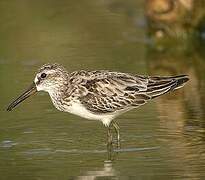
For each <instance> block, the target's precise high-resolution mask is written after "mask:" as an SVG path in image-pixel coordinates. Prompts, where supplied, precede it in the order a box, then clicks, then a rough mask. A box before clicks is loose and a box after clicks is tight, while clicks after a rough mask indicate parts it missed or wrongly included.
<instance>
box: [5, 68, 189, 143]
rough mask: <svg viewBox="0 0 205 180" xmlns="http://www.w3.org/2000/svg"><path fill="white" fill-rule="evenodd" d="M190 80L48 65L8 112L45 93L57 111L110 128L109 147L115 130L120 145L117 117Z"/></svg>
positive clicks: (186, 77) (11, 105)
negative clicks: (37, 94)
mask: <svg viewBox="0 0 205 180" xmlns="http://www.w3.org/2000/svg"><path fill="white" fill-rule="evenodd" d="M188 80H189V78H188V76H187V75H179V76H142V75H135V74H130V73H122V72H112V71H106V70H98V71H84V70H81V71H75V72H72V73H69V72H67V71H66V69H65V68H64V67H62V66H61V65H58V64H45V65H43V66H42V67H41V68H40V69H39V71H38V72H37V74H36V76H35V79H34V82H33V83H32V85H31V86H30V87H29V88H28V90H26V91H25V92H24V93H23V94H22V95H20V96H19V97H18V98H17V99H16V100H14V101H13V102H12V103H11V104H10V105H9V106H8V108H7V111H11V110H12V109H13V108H14V107H15V106H16V105H18V104H19V103H20V102H22V101H24V100H25V99H26V98H28V97H29V96H30V95H32V94H34V93H35V92H37V91H46V92H48V93H49V95H50V97H51V100H52V102H53V104H54V106H55V107H56V108H57V109H58V110H60V111H64V112H69V113H72V114H75V115H78V116H81V117H84V118H86V119H92V120H99V121H101V122H102V123H103V124H104V125H105V126H106V127H107V133H108V143H112V134H111V127H114V129H115V130H116V132H117V140H118V142H119V140H120V128H119V126H118V124H117V123H116V121H114V119H115V118H116V117H117V116H118V115H120V114H122V113H124V112H126V111H129V110H131V109H134V108H137V107H139V106H141V105H144V104H145V103H146V102H148V101H149V100H152V99H154V98H156V97H158V96H161V95H163V94H165V93H167V92H170V91H173V90H176V89H178V88H181V87H182V86H183V85H184V84H185V82H187V81H188Z"/></svg>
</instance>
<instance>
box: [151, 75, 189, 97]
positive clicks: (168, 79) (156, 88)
mask: <svg viewBox="0 0 205 180" xmlns="http://www.w3.org/2000/svg"><path fill="white" fill-rule="evenodd" d="M188 80H189V78H188V76H187V75H179V76H165V77H159V76H152V77H149V82H148V86H147V95H149V96H151V98H155V97H158V96H160V95H162V94H165V93H167V92H169V91H173V90H176V89H179V88H181V87H183V86H184V85H185V83H186V82H187V81H188Z"/></svg>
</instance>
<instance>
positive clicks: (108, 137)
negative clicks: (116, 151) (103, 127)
mask: <svg viewBox="0 0 205 180" xmlns="http://www.w3.org/2000/svg"><path fill="white" fill-rule="evenodd" d="M107 140H108V145H111V144H112V132H111V128H110V126H108V127H107Z"/></svg>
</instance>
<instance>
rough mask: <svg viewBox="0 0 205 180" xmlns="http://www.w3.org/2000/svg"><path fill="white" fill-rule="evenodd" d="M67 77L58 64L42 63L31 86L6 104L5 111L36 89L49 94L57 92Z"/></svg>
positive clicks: (64, 83)
mask: <svg viewBox="0 0 205 180" xmlns="http://www.w3.org/2000/svg"><path fill="white" fill-rule="evenodd" d="M67 79H68V73H67V72H66V70H65V69H64V68H63V67H62V66H60V65H58V64H45V65H43V66H42V67H41V68H40V69H39V71H38V72H37V74H36V76H35V79H34V81H33V83H32V84H31V86H30V87H29V88H28V89H27V90H26V91H25V92H24V93H22V94H21V95H20V96H19V97H18V98H16V99H15V100H14V101H13V102H12V103H11V104H10V105H9V106H8V108H7V111H11V110H12V109H13V108H14V107H15V106H17V105H18V104H19V103H21V102H22V101H24V100H25V99H27V98H28V97H29V96H31V95H32V94H35V93H36V92H37V91H46V92H48V93H49V94H52V93H56V92H58V91H59V90H60V89H61V87H62V86H63V85H66V83H67V82H68V81H67Z"/></svg>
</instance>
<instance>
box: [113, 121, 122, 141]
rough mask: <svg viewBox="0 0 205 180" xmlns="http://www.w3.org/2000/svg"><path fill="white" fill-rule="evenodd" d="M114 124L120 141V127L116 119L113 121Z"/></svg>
mask: <svg viewBox="0 0 205 180" xmlns="http://www.w3.org/2000/svg"><path fill="white" fill-rule="evenodd" d="M112 125H113V127H114V128H115V131H116V133H117V141H118V142H119V141H120V127H119V126H118V124H117V123H116V122H115V121H113V122H112Z"/></svg>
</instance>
